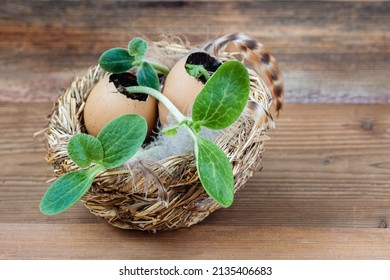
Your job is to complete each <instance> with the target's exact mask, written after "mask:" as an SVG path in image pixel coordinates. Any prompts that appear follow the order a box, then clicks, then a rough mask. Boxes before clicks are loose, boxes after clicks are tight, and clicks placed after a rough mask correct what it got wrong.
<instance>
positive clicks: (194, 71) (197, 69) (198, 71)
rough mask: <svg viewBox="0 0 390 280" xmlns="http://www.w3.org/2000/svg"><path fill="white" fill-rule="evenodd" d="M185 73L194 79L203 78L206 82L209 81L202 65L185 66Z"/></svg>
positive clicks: (207, 73) (208, 76) (208, 75)
mask: <svg viewBox="0 0 390 280" xmlns="http://www.w3.org/2000/svg"><path fill="white" fill-rule="evenodd" d="M185 67H186V70H187V73H188V74H190V75H191V76H193V77H195V78H200V77H202V76H203V77H204V78H205V80H206V81H208V80H209V79H210V74H209V72H208V71H207V70H206V69H205V68H204V66H203V65H202V64H199V65H197V64H186V66H185Z"/></svg>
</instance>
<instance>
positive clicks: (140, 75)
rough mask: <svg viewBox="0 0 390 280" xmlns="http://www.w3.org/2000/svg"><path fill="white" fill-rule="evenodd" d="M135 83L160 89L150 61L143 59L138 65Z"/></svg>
mask: <svg viewBox="0 0 390 280" xmlns="http://www.w3.org/2000/svg"><path fill="white" fill-rule="evenodd" d="M137 83H138V85H140V86H145V87H150V88H153V89H155V90H160V82H159V80H158V77H157V73H156V71H155V70H154V68H153V66H152V65H151V64H150V63H148V62H145V61H144V62H142V63H141V65H140V66H139V67H138V72H137Z"/></svg>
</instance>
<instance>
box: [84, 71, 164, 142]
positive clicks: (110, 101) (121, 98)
mask: <svg viewBox="0 0 390 280" xmlns="http://www.w3.org/2000/svg"><path fill="white" fill-rule="evenodd" d="M124 114H139V115H141V116H142V117H144V118H145V119H146V121H147V123H148V135H150V133H151V132H152V129H153V128H154V127H155V125H156V119H157V101H156V99H155V98H153V97H151V96H149V97H148V99H147V101H138V100H132V99H130V98H127V97H126V96H125V95H123V94H121V93H119V92H118V91H117V89H116V88H115V85H114V84H113V83H112V82H109V76H108V75H107V76H105V77H104V78H102V79H101V80H100V81H99V82H98V83H97V84H96V85H95V86H94V87H93V89H92V90H91V92H90V94H89V96H88V98H87V100H86V103H85V108H84V124H85V128H86V129H87V132H88V133H89V134H91V135H93V136H97V135H98V133H99V132H100V130H101V129H102V128H103V127H104V126H105V125H106V124H107V123H108V122H109V121H111V120H113V119H114V118H116V117H119V116H121V115H124Z"/></svg>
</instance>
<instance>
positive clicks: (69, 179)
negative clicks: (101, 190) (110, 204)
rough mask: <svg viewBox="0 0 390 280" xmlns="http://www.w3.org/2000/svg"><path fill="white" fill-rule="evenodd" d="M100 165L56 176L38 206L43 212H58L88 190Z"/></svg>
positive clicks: (69, 205) (49, 213) (53, 213)
mask: <svg viewBox="0 0 390 280" xmlns="http://www.w3.org/2000/svg"><path fill="white" fill-rule="evenodd" d="M101 170H102V167H100V166H95V168H91V169H88V170H78V171H73V172H69V173H67V174H65V175H63V176H61V177H60V178H58V179H57V180H56V181H55V182H54V183H53V184H52V185H51V186H50V187H49V188H48V189H47V191H46V193H45V194H44V196H43V198H42V200H41V204H40V205H39V208H40V210H41V212H42V213H43V214H46V215H55V214H59V213H61V212H63V211H65V210H67V209H69V208H70V207H72V206H73V205H74V204H75V203H76V202H77V201H79V200H80V199H81V198H82V197H83V196H84V194H85V193H86V192H87V191H88V190H89V188H90V187H91V185H92V182H93V179H94V178H95V176H96V175H97V174H98V173H99V172H100V171H101Z"/></svg>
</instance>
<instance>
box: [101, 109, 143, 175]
mask: <svg viewBox="0 0 390 280" xmlns="http://www.w3.org/2000/svg"><path fill="white" fill-rule="evenodd" d="M147 129H148V126H147V123H146V120H145V119H144V118H143V117H141V116H139V115H133V114H127V115H122V116H120V117H117V118H115V119H113V120H112V121H110V122H109V123H108V124H106V125H105V126H104V127H103V129H102V130H101V131H100V132H99V134H98V136H97V138H98V139H99V140H100V142H101V143H102V146H103V150H104V158H103V162H102V163H103V166H104V167H105V168H115V167H118V166H120V165H122V164H124V163H125V162H126V161H128V160H129V159H130V158H131V157H132V156H133V155H134V154H135V153H136V152H137V150H138V149H139V148H140V147H141V145H142V143H143V142H144V140H145V137H146V132H147Z"/></svg>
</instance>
